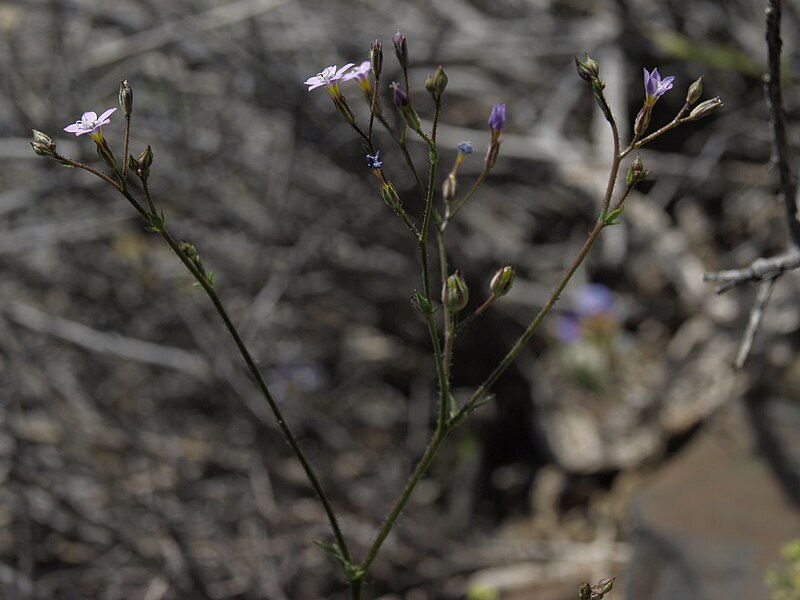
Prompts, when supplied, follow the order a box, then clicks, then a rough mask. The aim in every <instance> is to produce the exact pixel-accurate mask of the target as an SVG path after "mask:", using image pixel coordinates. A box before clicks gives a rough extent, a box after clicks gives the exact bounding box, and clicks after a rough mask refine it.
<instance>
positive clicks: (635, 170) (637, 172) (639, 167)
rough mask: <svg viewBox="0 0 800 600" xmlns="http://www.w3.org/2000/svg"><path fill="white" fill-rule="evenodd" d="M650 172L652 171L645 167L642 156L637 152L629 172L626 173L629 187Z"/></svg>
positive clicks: (626, 181)
mask: <svg viewBox="0 0 800 600" xmlns="http://www.w3.org/2000/svg"><path fill="white" fill-rule="evenodd" d="M649 174H650V171H648V170H647V169H645V168H644V163H643V162H642V158H641V156H639V155H638V154H637V155H636V158H635V159H634V161H633V162H632V163H631V166H630V167H628V173H627V174H626V175H625V183H626V184H627V185H628V187H633V186H634V185H635V184H637V183H639V182H640V181H643V180H644V179H646V178H647V176H648V175H649Z"/></svg>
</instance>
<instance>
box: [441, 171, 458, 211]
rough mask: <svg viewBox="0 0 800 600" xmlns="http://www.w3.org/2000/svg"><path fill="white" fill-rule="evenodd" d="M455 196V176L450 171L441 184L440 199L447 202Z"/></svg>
mask: <svg viewBox="0 0 800 600" xmlns="http://www.w3.org/2000/svg"><path fill="white" fill-rule="evenodd" d="M455 197H456V176H455V173H450V174H449V175H448V176H447V179H445V180H444V183H443V184H442V199H443V200H444V201H445V203H447V204H449V203H450V202H451V201H452V200H453V198H455Z"/></svg>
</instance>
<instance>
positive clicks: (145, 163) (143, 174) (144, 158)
mask: <svg viewBox="0 0 800 600" xmlns="http://www.w3.org/2000/svg"><path fill="white" fill-rule="evenodd" d="M138 160H139V168H138V169H136V174H137V175H138V176H139V177H140V178H142V179H147V177H148V176H149V175H150V166H151V165H152V164H153V149H152V148H151V147H150V145H149V144H148V146H147V148H145V149H144V150H142V153H141V154H140V155H139V159H138Z"/></svg>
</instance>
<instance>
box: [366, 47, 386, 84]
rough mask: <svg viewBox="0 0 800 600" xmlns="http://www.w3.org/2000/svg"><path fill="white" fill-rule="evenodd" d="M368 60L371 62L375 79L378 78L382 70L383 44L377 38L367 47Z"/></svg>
mask: <svg viewBox="0 0 800 600" xmlns="http://www.w3.org/2000/svg"><path fill="white" fill-rule="evenodd" d="M369 62H370V63H371V64H372V73H373V75H375V79H379V78H380V76H381V71H382V70H383V44H381V43H380V42H379V41H378V40H375V41H374V42H372V44H371V45H370V47H369Z"/></svg>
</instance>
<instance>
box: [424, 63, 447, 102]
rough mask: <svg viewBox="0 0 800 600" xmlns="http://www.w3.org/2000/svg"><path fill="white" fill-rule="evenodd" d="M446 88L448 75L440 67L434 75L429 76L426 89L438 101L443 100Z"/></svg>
mask: <svg viewBox="0 0 800 600" xmlns="http://www.w3.org/2000/svg"><path fill="white" fill-rule="evenodd" d="M446 87H447V73H445V72H444V69H443V68H442V66H441V65H439V66H438V67H437V68H436V71H434V73H433V75H428V78H427V79H426V80H425V89H426V90H428V91H429V92H430V93H431V95H432V96H433V97H434V99H436V98H441V96H442V94H444V90H445V88H446Z"/></svg>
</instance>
